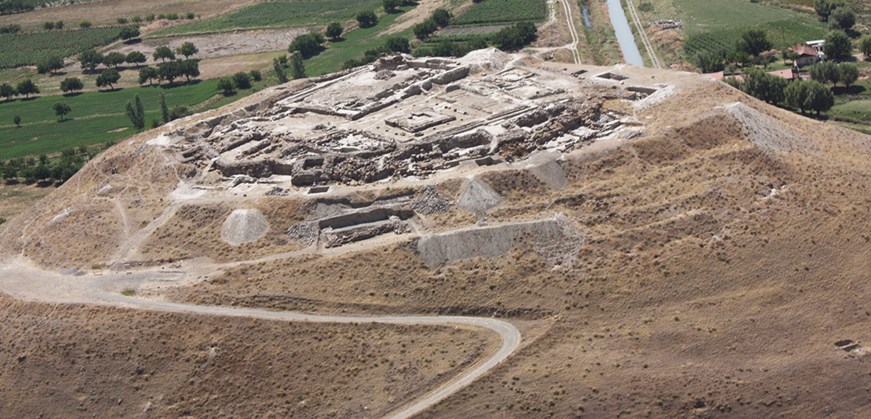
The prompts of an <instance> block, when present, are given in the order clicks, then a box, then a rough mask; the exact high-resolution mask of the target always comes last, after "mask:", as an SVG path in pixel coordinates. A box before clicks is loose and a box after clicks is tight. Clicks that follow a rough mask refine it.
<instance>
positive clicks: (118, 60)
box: [103, 52, 127, 69]
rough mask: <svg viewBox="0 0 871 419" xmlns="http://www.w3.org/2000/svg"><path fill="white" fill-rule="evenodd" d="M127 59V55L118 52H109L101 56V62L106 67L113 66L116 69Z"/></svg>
mask: <svg viewBox="0 0 871 419" xmlns="http://www.w3.org/2000/svg"><path fill="white" fill-rule="evenodd" d="M126 59H127V56H126V55H124V54H122V53H120V52H110V53H108V54H106V56H104V57H103V64H105V65H106V67H113V68H115V69H118V66H119V65H121V64H124V60H126Z"/></svg>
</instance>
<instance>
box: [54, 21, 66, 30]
mask: <svg viewBox="0 0 871 419" xmlns="http://www.w3.org/2000/svg"><path fill="white" fill-rule="evenodd" d="M54 27H55V29H57V30H61V29H63V28H64V21H62V20H59V21H57V22H55V23H54Z"/></svg>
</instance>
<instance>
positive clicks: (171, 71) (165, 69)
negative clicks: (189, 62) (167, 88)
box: [157, 61, 183, 84]
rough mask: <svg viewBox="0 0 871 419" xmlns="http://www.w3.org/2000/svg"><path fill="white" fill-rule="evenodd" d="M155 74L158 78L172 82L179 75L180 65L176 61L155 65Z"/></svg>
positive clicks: (180, 74)
mask: <svg viewBox="0 0 871 419" xmlns="http://www.w3.org/2000/svg"><path fill="white" fill-rule="evenodd" d="M157 75H158V77H159V78H160V80H166V81H168V82H169V84H173V83H174V82H175V79H177V78H179V77H181V76H182V75H183V74H182V72H181V65H180V64H179V62H178V61H170V62H166V63H160V64H158V65H157Z"/></svg>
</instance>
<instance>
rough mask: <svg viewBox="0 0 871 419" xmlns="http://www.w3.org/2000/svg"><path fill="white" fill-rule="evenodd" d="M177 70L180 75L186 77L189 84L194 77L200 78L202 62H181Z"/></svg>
mask: <svg viewBox="0 0 871 419" xmlns="http://www.w3.org/2000/svg"><path fill="white" fill-rule="evenodd" d="M176 68H177V69H178V73H179V75H182V76H184V77H185V79H187V81H188V82H190V81H191V78H192V77H199V75H200V62H199V61H198V60H184V61H179V62H178V64H177V66H176Z"/></svg>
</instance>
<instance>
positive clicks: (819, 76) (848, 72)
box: [810, 61, 859, 87]
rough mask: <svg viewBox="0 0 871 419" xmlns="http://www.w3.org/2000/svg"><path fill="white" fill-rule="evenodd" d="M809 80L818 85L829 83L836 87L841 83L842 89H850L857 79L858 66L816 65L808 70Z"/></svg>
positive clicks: (829, 62) (849, 64) (826, 63)
mask: <svg viewBox="0 0 871 419" xmlns="http://www.w3.org/2000/svg"><path fill="white" fill-rule="evenodd" d="M810 75H811V79H813V80H816V81H818V82H820V83H823V84H827V83H831V84H832V86H836V85H837V84H838V83H843V84H844V87H850V86H851V85H852V84H853V83H855V82H856V80H858V79H859V66H857V65H856V64H853V63H841V64H837V63H833V62H831V61H826V62H822V63H817V64H814V65H813V66H811V68H810Z"/></svg>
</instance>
